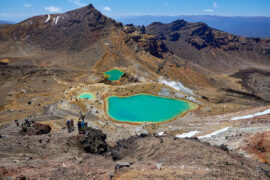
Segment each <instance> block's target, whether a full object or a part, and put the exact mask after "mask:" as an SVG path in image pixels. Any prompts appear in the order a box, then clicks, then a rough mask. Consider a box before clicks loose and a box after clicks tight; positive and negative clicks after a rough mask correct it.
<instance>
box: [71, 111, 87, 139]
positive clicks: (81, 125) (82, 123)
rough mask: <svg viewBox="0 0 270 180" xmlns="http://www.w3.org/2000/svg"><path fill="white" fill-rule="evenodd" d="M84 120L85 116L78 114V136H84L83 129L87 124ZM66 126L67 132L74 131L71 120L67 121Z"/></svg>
mask: <svg viewBox="0 0 270 180" xmlns="http://www.w3.org/2000/svg"><path fill="white" fill-rule="evenodd" d="M84 119H85V115H84V114H83V113H81V112H80V118H79V120H78V123H77V126H78V133H79V134H85V128H86V127H87V125H88V124H87V122H85V121H84ZM66 125H67V128H68V132H72V131H74V130H75V129H74V120H73V119H70V120H67V122H66Z"/></svg>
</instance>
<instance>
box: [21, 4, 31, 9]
mask: <svg viewBox="0 0 270 180" xmlns="http://www.w3.org/2000/svg"><path fill="white" fill-rule="evenodd" d="M31 6H32V5H31V4H28V3H26V4H24V5H23V7H27V8H28V7H31Z"/></svg>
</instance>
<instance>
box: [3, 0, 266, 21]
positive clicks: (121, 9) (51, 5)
mask: <svg viewBox="0 0 270 180" xmlns="http://www.w3.org/2000/svg"><path fill="white" fill-rule="evenodd" d="M87 4H93V5H94V6H95V8H97V9H98V10H99V11H101V12H102V13H103V14H105V15H107V16H109V17H112V18H116V17H122V16H138V15H171V16H176V15H219V16H268V17H270V0H0V20H6V21H12V22H19V21H22V20H24V19H26V18H29V17H32V16H35V15H43V14H55V13H64V12H66V11H69V10H73V9H76V8H80V7H83V6H85V5H87Z"/></svg>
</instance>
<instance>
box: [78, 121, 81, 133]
mask: <svg viewBox="0 0 270 180" xmlns="http://www.w3.org/2000/svg"><path fill="white" fill-rule="evenodd" d="M77 126H78V133H79V134H81V128H82V121H81V120H79V121H78V123H77Z"/></svg>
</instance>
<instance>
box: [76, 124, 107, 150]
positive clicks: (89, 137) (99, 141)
mask: <svg viewBox="0 0 270 180" xmlns="http://www.w3.org/2000/svg"><path fill="white" fill-rule="evenodd" d="M106 138H107V136H106V134H104V133H102V132H101V131H100V130H97V129H93V128H91V127H87V128H86V134H85V136H83V137H82V138H81V139H80V143H81V144H82V146H83V149H84V151H85V152H87V153H93V154H104V153H106V152H107V151H108V150H109V146H108V145H107V143H106V142H105V140H106Z"/></svg>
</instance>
